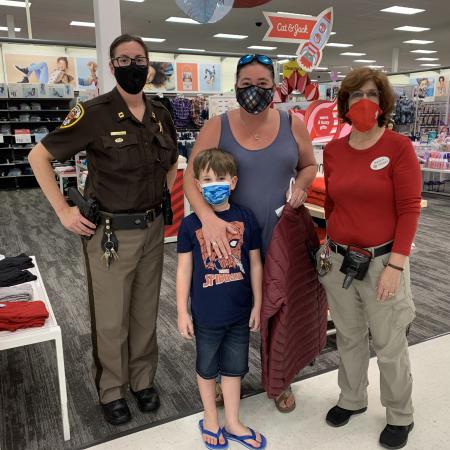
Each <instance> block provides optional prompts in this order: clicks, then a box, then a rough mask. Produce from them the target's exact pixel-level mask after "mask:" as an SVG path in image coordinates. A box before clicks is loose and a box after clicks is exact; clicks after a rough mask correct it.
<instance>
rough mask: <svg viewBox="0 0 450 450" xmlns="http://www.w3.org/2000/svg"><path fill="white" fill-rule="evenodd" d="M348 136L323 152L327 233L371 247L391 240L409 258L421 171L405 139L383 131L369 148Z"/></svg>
mask: <svg viewBox="0 0 450 450" xmlns="http://www.w3.org/2000/svg"><path fill="white" fill-rule="evenodd" d="M348 139H349V137H348V136H346V137H344V138H341V139H337V140H335V141H332V142H330V143H329V144H328V145H327V146H326V147H325V150H324V157H323V160H324V176H325V185H326V188H327V197H326V201H325V217H326V219H327V234H328V236H329V237H330V238H331V239H332V240H333V241H335V242H339V243H341V244H347V245H348V244H354V245H359V246H361V247H375V246H377V245H380V244H383V243H385V242H388V241H392V240H393V241H394V244H393V248H392V252H394V253H400V254H402V255H406V256H408V255H409V253H410V251H411V244H412V241H413V239H414V235H415V233H416V229H417V222H418V219H419V214H420V200H421V197H420V194H421V174H420V167H419V163H418V160H417V157H416V154H415V152H414V148H413V146H412V143H411V141H410V140H409V138H407V137H405V136H402V135H400V134H398V133H395V132H393V131H389V130H386V131H385V132H384V134H383V135H382V136H381V138H380V139H379V140H378V142H377V143H376V144H374V145H373V146H372V147H369V148H368V149H365V150H356V149H354V148H353V147H351V146H350V144H349V142H348Z"/></svg>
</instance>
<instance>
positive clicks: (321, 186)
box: [309, 177, 325, 193]
mask: <svg viewBox="0 0 450 450" xmlns="http://www.w3.org/2000/svg"><path fill="white" fill-rule="evenodd" d="M309 190H310V191H314V192H319V193H325V178H324V177H317V178H316V179H315V180H314V181H313V182H312V184H311V186H310V187H309Z"/></svg>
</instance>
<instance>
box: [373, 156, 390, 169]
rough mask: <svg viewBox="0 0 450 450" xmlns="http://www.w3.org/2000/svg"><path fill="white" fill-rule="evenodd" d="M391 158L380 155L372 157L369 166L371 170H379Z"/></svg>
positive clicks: (385, 165) (386, 164) (387, 163)
mask: <svg viewBox="0 0 450 450" xmlns="http://www.w3.org/2000/svg"><path fill="white" fill-rule="evenodd" d="M390 162H391V160H390V159H389V157H387V156H380V157H379V158H376V159H374V160H373V161H372V162H371V163H370V168H371V169H372V170H381V169H384V168H385V167H387V166H388V165H389V163H390Z"/></svg>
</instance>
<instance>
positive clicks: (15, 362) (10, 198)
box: [0, 189, 450, 450]
mask: <svg viewBox="0 0 450 450" xmlns="http://www.w3.org/2000/svg"><path fill="white" fill-rule="evenodd" d="M449 225H450V202H449V199H448V198H431V199H429V206H428V208H427V209H424V210H423V212H422V216H421V219H420V226H419V231H418V234H417V237H416V240H415V243H416V249H415V250H414V253H413V255H412V261H411V262H412V263H411V266H412V270H411V272H412V282H413V293H414V298H415V302H416V306H417V318H416V320H415V322H414V324H413V326H412V328H411V332H410V335H409V340H410V343H411V344H414V343H417V342H421V341H423V340H425V339H428V338H431V337H434V336H436V335H439V334H442V333H447V332H449V331H450V301H449V298H450V296H449V294H450V288H449V284H448V273H449V272H448V270H449V265H450V258H449V254H450V226H449ZM21 252H25V253H27V254H30V255H35V256H36V257H37V260H38V263H39V267H40V270H41V273H42V275H43V277H44V280H45V285H46V288H47V292H48V295H49V298H50V300H51V302H52V306H53V310H54V312H55V315H56V318H57V320H58V322H59V324H60V326H61V329H62V334H63V345H64V359H65V365H66V378H67V390H68V392H67V393H68V402H69V418H70V424H71V433H72V439H71V440H70V441H69V442H66V443H65V442H64V441H63V438H62V424H61V419H60V417H61V416H60V409H59V394H58V383H57V377H56V359H55V352H54V348H53V344H51V343H43V344H36V345H31V346H27V347H23V348H17V349H11V350H7V351H3V352H0V448H2V449H3V450H22V449H26V450H38V449H42V450H60V449H74V448H86V447H89V446H90V445H93V444H95V443H98V442H100V441H103V440H108V439H113V438H114V437H117V436H119V435H122V434H124V433H129V432H133V431H137V430H139V429H142V428H146V427H148V426H152V425H155V424H158V423H161V422H164V421H168V420H173V419H174V418H178V417H180V416H183V415H187V414H190V413H192V412H195V411H199V410H201V402H200V398H199V396H198V394H197V388H196V383H195V375H194V374H195V371H194V354H195V350H194V346H193V343H191V342H183V341H182V340H181V339H180V338H179V337H178V333H177V327H176V305H175V281H174V280H175V270H176V253H175V244H167V245H166V247H165V263H164V276H163V283H162V289H161V308H160V314H159V319H158V338H159V348H160V357H159V367H158V372H157V376H156V387H157V388H158V389H159V392H160V393H161V401H162V406H161V408H160V409H159V410H158V412H157V413H155V414H147V415H144V414H141V413H140V412H139V410H138V409H137V407H136V404H135V403H134V401H133V399H132V398H131V396H130V397H129V405H130V408H131V412H132V414H133V420H132V421H131V423H128V424H126V425H123V426H120V427H113V426H110V425H108V424H107V423H106V422H105V421H104V420H103V418H102V416H101V414H100V407H99V406H98V403H97V395H96V391H95V388H94V385H93V380H92V378H91V339H90V324H89V310H88V304H87V298H86V284H85V278H84V266H83V261H82V257H81V244H80V240H79V239H78V238H77V237H76V236H74V235H72V234H70V233H69V232H67V231H65V230H64V229H63V227H62V226H61V225H60V223H59V222H58V220H57V218H56V216H55V215H54V214H53V212H52V210H51V208H50V206H49V204H48V203H47V202H46V201H45V199H44V198H43V196H42V194H41V192H40V190H37V189H32V190H23V191H1V192H0V253H2V254H6V255H9V256H13V255H16V254H19V253H21ZM331 348H332V347H330V346H328V348H327V350H326V351H325V352H324V353H323V354H322V355H320V356H319V357H318V358H317V360H316V363H315V365H314V366H313V367H308V368H306V369H305V370H303V371H302V373H301V374H300V378H302V377H308V376H312V375H314V374H317V373H320V372H322V371H326V370H330V369H333V368H335V367H336V365H337V362H338V357H337V353H336V351H334V350H331ZM257 392H261V384H260V370H259V341H258V337H257V336H254V337H253V338H252V342H251V349H250V373H249V375H248V376H246V377H245V379H244V381H243V394H244V395H252V394H254V393H257ZM337 394H338V389H337V387H336V395H337ZM149 448H151V443H149Z"/></svg>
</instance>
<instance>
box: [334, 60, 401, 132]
mask: <svg viewBox="0 0 450 450" xmlns="http://www.w3.org/2000/svg"><path fill="white" fill-rule="evenodd" d="M368 81H373V82H374V83H375V85H376V86H377V89H378V91H379V92H380V108H381V109H382V110H383V114H380V116H379V117H378V125H379V126H380V127H383V126H385V125H386V124H387V122H388V121H389V118H390V116H391V114H392V111H393V110H394V105H395V96H394V91H393V89H392V86H391V84H390V83H389V80H388V77H387V76H386V75H385V74H384V73H383V72H381V71H380V70H375V69H371V68H370V67H361V68H359V69H354V70H352V71H351V72H350V73H349V74H348V75H347V76H346V77H345V78H344V79H343V81H342V84H341V87H340V89H339V92H338V97H337V107H338V115H339V118H341V119H342V120H343V121H344V122H347V123H349V124H351V123H352V121H351V120H350V119H349V118H348V117H346V116H345V115H346V114H347V113H348V109H349V108H348V100H349V98H350V94H351V93H352V92H354V91H357V90H358V89H360V88H361V87H362V86H363V85H364V84H366V83H367V82H368Z"/></svg>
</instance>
